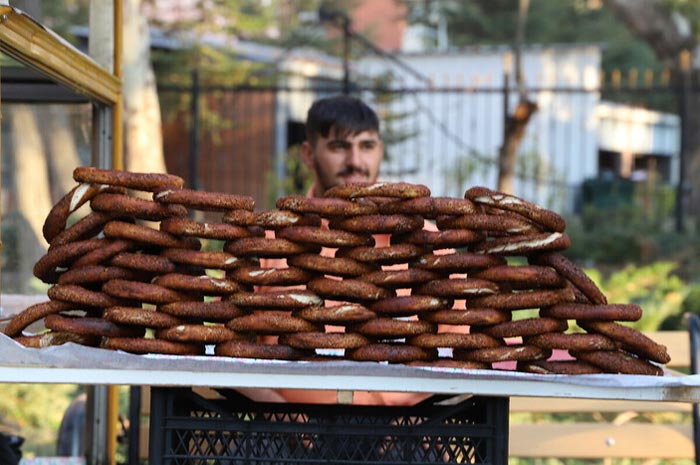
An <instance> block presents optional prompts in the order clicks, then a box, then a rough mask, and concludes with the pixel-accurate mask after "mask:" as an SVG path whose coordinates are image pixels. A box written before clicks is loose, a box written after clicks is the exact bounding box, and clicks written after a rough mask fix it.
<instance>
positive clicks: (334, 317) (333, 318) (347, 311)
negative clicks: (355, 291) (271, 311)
mask: <svg viewBox="0 0 700 465" xmlns="http://www.w3.org/2000/svg"><path fill="white" fill-rule="evenodd" d="M292 316H296V317H299V318H303V319H305V320H307V321H310V322H312V323H317V324H325V325H338V326H345V325H348V324H352V323H359V322H362V321H367V320H371V319H372V318H375V317H376V316H377V314H376V313H374V312H373V311H371V310H369V309H368V308H367V307H365V306H363V305H360V304H353V303H345V304H340V305H333V306H328V307H322V306H313V307H306V308H301V309H297V310H294V311H292Z"/></svg>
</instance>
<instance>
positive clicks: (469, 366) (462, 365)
mask: <svg viewBox="0 0 700 465" xmlns="http://www.w3.org/2000/svg"><path fill="white" fill-rule="evenodd" d="M406 365H408V366H412V367H429V368H457V369H461V370H488V369H490V368H491V364H490V363H485V362H472V361H470V360H454V359H451V358H438V359H437V360H415V361H412V362H407V363H406Z"/></svg>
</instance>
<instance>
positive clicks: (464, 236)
mask: <svg viewBox="0 0 700 465" xmlns="http://www.w3.org/2000/svg"><path fill="white" fill-rule="evenodd" d="M483 239H484V235H483V234H481V233H478V232H476V231H471V230H469V229H443V230H441V231H429V230H427V229H419V230H417V231H412V232H410V233H408V234H405V235H403V236H401V238H400V240H401V242H405V243H408V244H416V245H422V246H430V247H432V248H433V249H435V250H437V249H450V248H462V247H467V246H468V245H471V244H474V243H476V242H479V241H482V240H483Z"/></svg>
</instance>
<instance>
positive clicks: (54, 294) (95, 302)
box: [46, 284, 123, 308]
mask: <svg viewBox="0 0 700 465" xmlns="http://www.w3.org/2000/svg"><path fill="white" fill-rule="evenodd" d="M46 294H47V295H48V296H49V298H50V299H51V300H60V301H62V302H71V303H73V304H74V305H79V306H80V307H97V308H106V307H114V306H117V305H120V304H121V303H123V301H122V300H121V299H119V298H115V297H120V296H111V295H107V294H108V293H105V292H97V291H91V290H89V289H86V288H84V287H82V286H78V285H77V284H56V285H55V286H51V287H50V288H49V290H48V291H47V292H46Z"/></svg>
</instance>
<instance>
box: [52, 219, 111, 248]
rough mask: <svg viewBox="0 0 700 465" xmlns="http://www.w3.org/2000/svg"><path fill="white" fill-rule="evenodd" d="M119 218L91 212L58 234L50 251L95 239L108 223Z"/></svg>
mask: <svg viewBox="0 0 700 465" xmlns="http://www.w3.org/2000/svg"><path fill="white" fill-rule="evenodd" d="M118 217H119V215H117V214H113V213H101V212H90V213H88V214H87V215H85V216H84V217H82V218H81V219H79V220H78V221H77V222H75V224H73V225H72V226H71V227H69V228H68V229H66V230H64V231H62V232H61V233H59V234H57V235H56V237H54V238H53V240H52V241H51V243H50V244H49V249H51V248H54V247H57V246H59V245H65V244H69V243H71V242H76V241H81V240H85V239H90V238H92V237H95V236H96V235H97V234H99V232H100V231H101V230H102V227H103V226H104V225H105V224H106V223H107V222H108V221H111V220H113V219H115V218H118Z"/></svg>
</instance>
